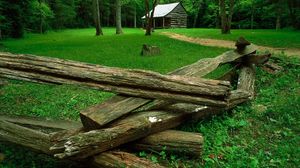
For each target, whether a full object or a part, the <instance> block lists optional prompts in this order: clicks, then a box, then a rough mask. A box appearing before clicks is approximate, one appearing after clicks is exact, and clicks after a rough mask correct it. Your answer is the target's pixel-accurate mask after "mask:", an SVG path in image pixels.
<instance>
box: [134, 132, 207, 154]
mask: <svg viewBox="0 0 300 168" xmlns="http://www.w3.org/2000/svg"><path fill="white" fill-rule="evenodd" d="M203 141H204V139H203V137H202V135H201V134H199V133H191V132H184V131H176V130H167V131H163V132H159V133H156V134H152V135H149V136H147V137H146V138H143V139H141V140H138V141H136V142H134V143H132V144H131V145H130V146H133V147H134V148H135V149H137V150H146V151H157V152H160V151H166V152H171V153H177V154H184V155H189V156H197V157H199V156H200V155H201V153H202V149H203Z"/></svg>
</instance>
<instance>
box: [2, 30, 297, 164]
mask: <svg viewBox="0 0 300 168" xmlns="http://www.w3.org/2000/svg"><path fill="white" fill-rule="evenodd" d="M173 31H177V30H176V29H175V30H173ZM178 31H183V29H179V30H178ZM266 32H267V31H266ZM270 32H272V31H270ZM93 33H94V30H93V29H79V30H65V31H61V32H49V33H48V34H46V35H36V34H27V35H26V37H25V38H24V39H20V40H14V39H9V40H6V41H2V43H3V45H4V46H3V47H2V50H6V51H10V52H14V53H28V54H36V55H45V56H53V57H58V58H66V59H72V60H78V61H84V62H89V63H95V64H101V65H107V66H116V67H124V68H141V69H148V70H154V71H157V72H161V73H166V72H168V71H171V70H173V69H176V68H178V67H181V66H183V65H187V64H190V63H192V62H195V61H196V60H198V59H200V58H205V57H214V56H217V55H218V54H220V53H222V52H224V51H225V50H224V49H220V48H212V47H203V46H198V45H194V44H189V43H185V42H180V41H176V40H172V39H168V38H167V37H164V36H160V35H158V34H157V33H155V35H154V36H152V37H145V36H144V35H143V32H142V31H141V30H139V29H125V34H124V35H122V36H116V35H114V29H105V30H104V33H105V36H103V37H95V36H93ZM257 40H259V38H257ZM258 42H259V41H258ZM144 43H149V44H152V45H157V46H159V47H160V48H161V49H162V55H160V56H156V57H141V56H140V55H139V52H140V50H141V46H142V44H144ZM293 59H294V60H291V58H287V61H291V62H297V61H298V63H299V59H297V58H293ZM229 68H230V66H228V65H224V66H221V67H220V68H219V69H217V70H216V71H215V72H214V73H212V74H209V75H207V77H209V78H216V77H218V76H219V75H220V74H222V72H224V71H226V70H227V69H229ZM285 69H286V70H285V71H284V72H281V73H279V74H277V75H270V74H267V73H265V72H264V71H262V70H260V69H259V68H257V83H256V91H257V97H256V99H255V100H254V101H252V102H250V103H247V104H244V105H242V106H239V107H237V108H235V109H234V110H233V111H232V112H228V113H227V114H225V115H222V116H217V117H213V118H212V119H208V120H205V121H197V122H192V123H189V124H185V125H183V126H181V127H180V128H178V129H182V130H186V131H191V132H200V133H202V134H203V135H204V137H205V144H204V151H203V158H196V159H195V158H193V159H191V158H186V157H184V156H177V155H173V154H168V153H167V154H166V153H164V152H163V151H158V153H160V154H158V155H155V154H150V155H149V156H151V157H150V158H151V159H152V160H153V161H160V162H165V161H168V162H169V166H170V167H179V166H181V167H233V168H236V167H297V165H299V163H300V160H299V158H300V156H299V154H300V151H299V142H300V141H299V140H300V138H299V132H300V129H299V124H300V122H299V121H300V120H299V112H300V111H299V110H300V104H299V102H300V98H299V95H300V75H299V74H300V71H299V67H298V68H297V67H287V66H286V67H285ZM111 95H112V94H110V93H105V92H99V91H95V90H89V89H83V88H78V87H75V86H67V85H62V86H55V85H41V84H33V83H28V82H20V81H13V80H10V81H9V83H8V85H7V86H5V87H3V88H0V109H1V110H0V112H1V113H2V114H4V113H5V114H10V115H29V116H39V117H47V118H53V119H69V120H78V114H79V111H80V110H81V109H84V108H86V107H88V106H91V105H93V104H96V103H99V102H101V101H103V100H105V99H107V98H108V97H110V96H111ZM0 153H4V154H5V156H6V159H5V160H4V161H3V162H2V163H1V164H0V167H5V168H6V167H58V166H61V165H60V164H59V163H57V162H54V161H53V159H51V158H49V157H45V156H43V155H38V154H34V153H32V152H29V151H27V150H26V149H22V148H20V147H14V146H12V145H9V146H8V145H7V144H3V143H1V144H0ZM142 153H143V152H142ZM142 156H145V154H143V155H142ZM146 156H147V155H146ZM41 160H43V161H41Z"/></svg>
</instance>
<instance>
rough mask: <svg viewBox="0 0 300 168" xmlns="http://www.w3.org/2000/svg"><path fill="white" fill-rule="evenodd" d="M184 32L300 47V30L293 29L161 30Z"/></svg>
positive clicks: (224, 38) (187, 34)
mask: <svg viewBox="0 0 300 168" xmlns="http://www.w3.org/2000/svg"><path fill="white" fill-rule="evenodd" d="M161 31H168V32H174V33H179V34H183V35H186V36H190V37H199V38H211V39H222V40H232V41H235V40H236V39H237V38H238V37H240V36H243V37H245V38H246V39H248V40H249V41H250V42H252V43H254V44H257V45H263V46H270V47H278V48H300V38H299V37H300V31H293V30H279V31H276V30H250V29H248V30H241V29H233V30H231V34H228V35H222V34H221V33H220V30H219V29H202V28H201V29H199V28H195V29H168V30H159V32H161Z"/></svg>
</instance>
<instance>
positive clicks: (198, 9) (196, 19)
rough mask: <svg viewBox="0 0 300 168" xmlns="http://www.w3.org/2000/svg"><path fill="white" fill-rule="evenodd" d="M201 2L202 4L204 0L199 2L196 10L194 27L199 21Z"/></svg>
mask: <svg viewBox="0 0 300 168" xmlns="http://www.w3.org/2000/svg"><path fill="white" fill-rule="evenodd" d="M201 4H202V2H201V1H199V4H198V6H197V12H196V14H195V18H194V23H193V28H196V26H197V21H198V16H199V11H200V8H201Z"/></svg>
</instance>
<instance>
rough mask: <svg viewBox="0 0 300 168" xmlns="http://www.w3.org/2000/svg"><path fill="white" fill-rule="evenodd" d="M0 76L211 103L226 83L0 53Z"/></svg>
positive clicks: (218, 102)
mask: <svg viewBox="0 0 300 168" xmlns="http://www.w3.org/2000/svg"><path fill="white" fill-rule="evenodd" d="M0 75H1V76H3V77H7V78H13V79H24V80H28V81H33V82H48V83H56V84H75V85H81V86H86V87H90V88H94V89H99V90H104V91H110V92H115V93H121V94H125V95H130V96H137V97H144V98H157V99H167V100H173V101H183V102H191V103H195V104H205V105H214V106H221V107H222V106H223V107H224V106H226V102H225V101H224V99H225V97H226V96H227V95H228V93H229V90H230V83H229V82H227V81H217V80H209V79H199V78H193V77H183V76H175V75H172V76H170V75H161V74H159V73H155V72H150V71H144V70H130V69H129V70H126V69H121V68H111V67H103V66H98V65H91V64H85V63H79V62H74V61H66V60H61V59H52V58H45V57H37V56H29V55H13V54H9V53H0Z"/></svg>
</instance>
